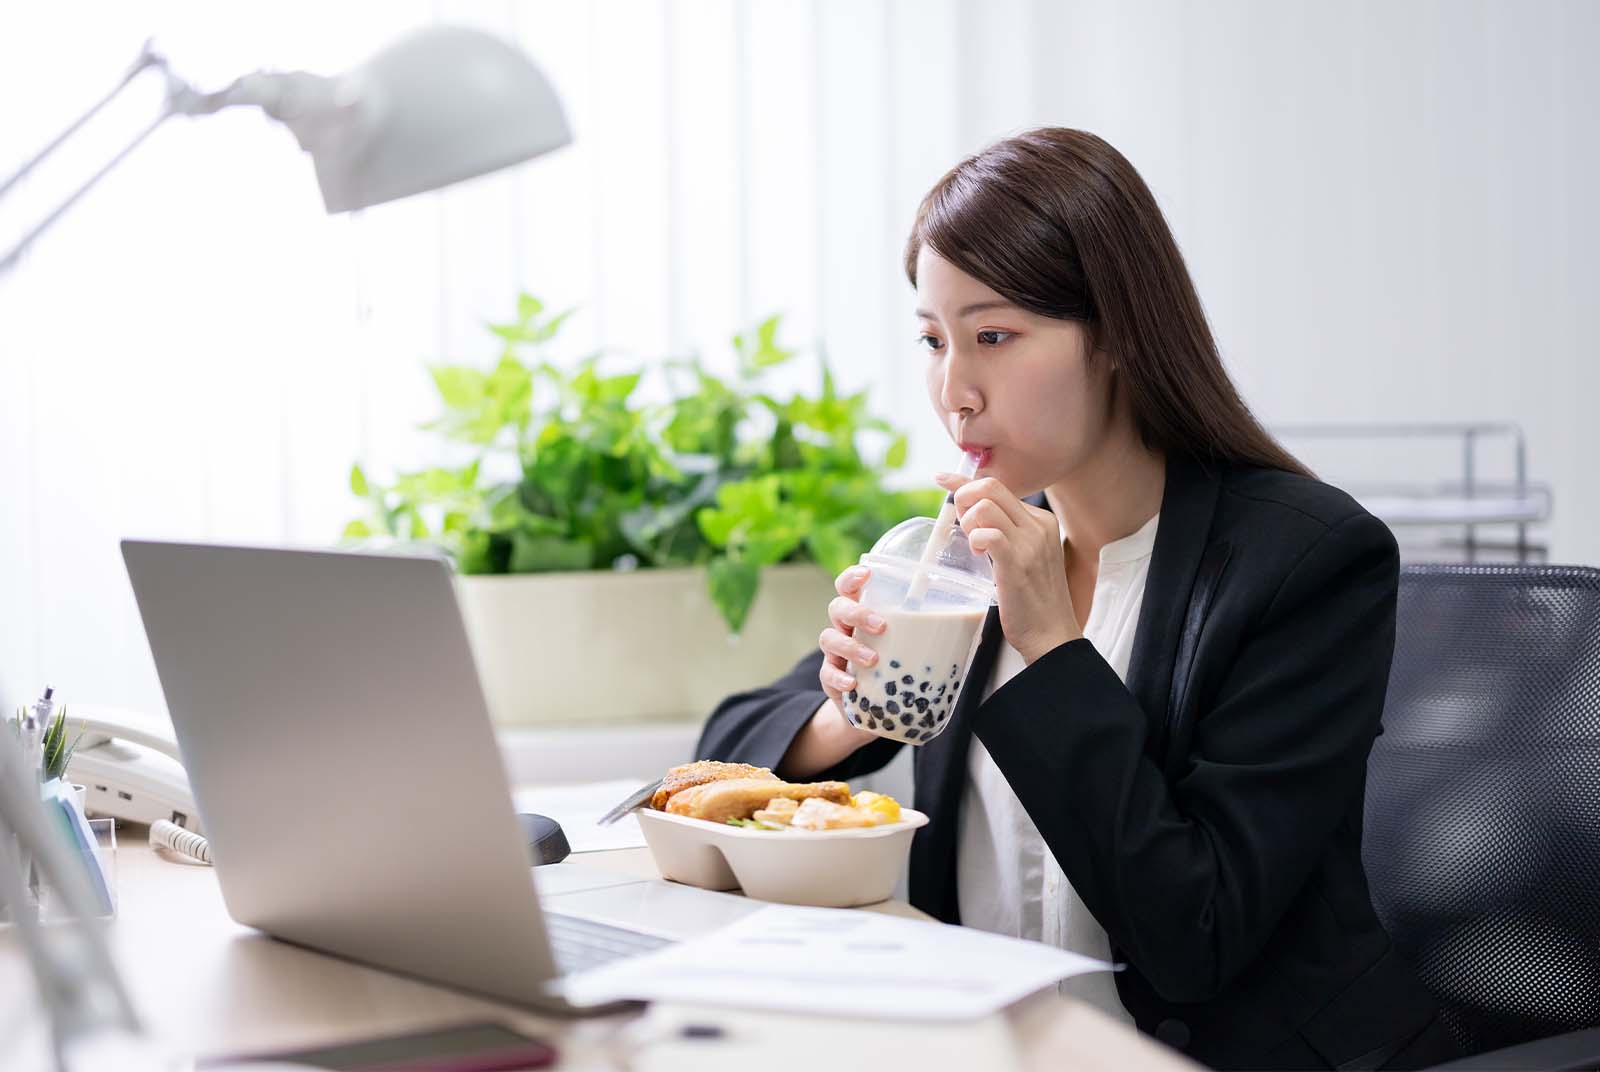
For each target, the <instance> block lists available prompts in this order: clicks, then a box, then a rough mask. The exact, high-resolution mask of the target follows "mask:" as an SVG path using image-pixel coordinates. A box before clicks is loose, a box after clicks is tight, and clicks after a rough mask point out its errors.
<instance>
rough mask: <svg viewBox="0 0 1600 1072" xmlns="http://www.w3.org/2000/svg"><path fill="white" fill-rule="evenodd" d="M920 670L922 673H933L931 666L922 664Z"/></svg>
mask: <svg viewBox="0 0 1600 1072" xmlns="http://www.w3.org/2000/svg"><path fill="white" fill-rule="evenodd" d="M922 672H923V673H924V674H931V673H933V667H931V666H924V667H923V668H922Z"/></svg>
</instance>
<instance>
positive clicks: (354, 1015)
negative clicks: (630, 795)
mask: <svg viewBox="0 0 1600 1072" xmlns="http://www.w3.org/2000/svg"><path fill="white" fill-rule="evenodd" d="M146 834H147V831H146V829H145V828H143V827H140V826H128V825H123V826H120V827H119V830H118V840H119V847H118V851H117V891H118V911H117V918H116V921H115V922H114V923H113V924H112V925H111V927H110V932H109V933H110V936H111V941H112V946H113V950H114V953H115V955H116V957H117V959H118V963H119V964H120V966H121V968H122V971H123V974H124V976H125V977H126V979H127V982H128V985H129V989H130V991H131V993H132V994H133V996H134V1000H135V1002H136V1003H137V1004H138V1006H139V1009H140V1012H141V1014H142V1015H143V1017H144V1021H145V1024H146V1026H147V1028H148V1029H149V1030H150V1031H151V1032H152V1033H154V1034H156V1035H157V1036H159V1037H160V1038H162V1039H164V1040H166V1041H168V1042H170V1043H172V1044H174V1045H176V1046H178V1047H180V1048H181V1049H182V1050H184V1051H187V1052H192V1053H198V1054H201V1055H219V1054H236V1053H246V1052H261V1051H264V1050H271V1049H277V1048H286V1047H295V1046H305V1045H311V1044H316V1043H323V1042H335V1041H343V1040H351V1039H358V1038H369V1037H374V1036H378V1035H383V1034H394V1033H401V1032H409V1031H416V1030H420V1029H422V1028H426V1027H432V1026H438V1025H445V1024H452V1023H464V1022H467V1021H472V1020H485V1019H491V1020H497V1021H500V1022H502V1023H506V1024H508V1025H511V1026H513V1027H516V1028H518V1029H520V1030H522V1031H524V1032H526V1033H528V1034H533V1035H539V1036H542V1037H545V1038H548V1039H550V1040H551V1041H553V1042H554V1043H555V1044H556V1045H557V1046H558V1047H559V1048H560V1050H561V1058H562V1059H561V1062H560V1066H559V1067H561V1068H573V1069H591V1068H593V1069H604V1068H635V1069H652V1068H682V1067H687V1066H688V1065H690V1064H691V1063H692V1064H693V1065H694V1067H695V1068H696V1070H697V1072H709V1070H712V1069H717V1068H729V1069H733V1068H742V1069H748V1068H750V1067H761V1068H762V1069H763V1072H780V1070H782V1069H785V1068H795V1069H800V1068H807V1069H815V1068H818V1067H826V1068H828V1069H829V1072H841V1070H845V1069H850V1068H861V1069H863V1070H871V1072H886V1070H889V1069H893V1068H899V1067H911V1066H913V1065H914V1066H915V1067H917V1068H918V1069H919V1072H931V1070H933V1069H938V1068H959V1069H963V1070H970V1069H974V1068H982V1069H985V1070H987V1069H1002V1068H1007V1067H1012V1068H1029V1069H1031V1068H1038V1069H1046V1068H1049V1069H1053V1070H1059V1069H1071V1068H1086V1069H1088V1068H1105V1069H1112V1068H1118V1069H1121V1068H1130V1067H1145V1068H1162V1067H1168V1068H1175V1069H1176V1068H1190V1067H1193V1066H1192V1065H1190V1064H1188V1062H1186V1061H1184V1060H1183V1059H1182V1058H1180V1057H1179V1056H1178V1055H1176V1054H1175V1053H1173V1052H1172V1051H1170V1050H1167V1049H1166V1048H1165V1047H1162V1046H1160V1045H1158V1044H1156V1043H1154V1042H1152V1041H1150V1040H1149V1039H1146V1038H1144V1037H1143V1036H1141V1035H1139V1034H1138V1033H1136V1032H1134V1031H1132V1030H1131V1029H1129V1028H1127V1027H1125V1026H1124V1025H1122V1024H1119V1023H1117V1022H1115V1021H1113V1020H1111V1019H1109V1018H1107V1017H1105V1016H1103V1015H1101V1014H1100V1013H1098V1012H1097V1011H1095V1010H1094V1009H1090V1008H1088V1007H1086V1006H1083V1005H1081V1004H1079V1003H1076V1002H1073V1001H1069V1000H1066V999H1063V998H1060V997H1057V996H1056V995H1055V994H1054V993H1046V994H1040V995H1036V996H1034V997H1033V998H1030V999H1028V1000H1027V1001H1024V1002H1022V1003H1020V1004H1018V1005H1016V1006H1013V1007H1012V1008H1011V1009H1009V1010H1008V1011H1007V1012H1006V1013H1005V1014H1003V1015H998V1016H991V1017H987V1018H985V1019H983V1020H979V1021H974V1022H971V1023H964V1024H949V1025H926V1024H916V1025H913V1024H896V1023H883V1022H873V1021H865V1020H863V1021H851V1022H845V1021H839V1020H824V1019H821V1018H813V1017H805V1016H795V1015H781V1014H772V1013H749V1012H735V1011H732V1010H723V1009H694V1008H687V1007H675V1006H664V1005H657V1006H654V1007H653V1008H652V1010H651V1011H650V1013H649V1014H647V1015H645V1016H642V1017H641V1016H640V1015H638V1014H632V1015H626V1016H613V1017H606V1018H601V1019H591V1020H561V1019H556V1018H551V1017H548V1016H540V1015H537V1014H533V1013H530V1012H528V1011H527V1010H525V1009H521V1008H518V1007H516V1006H512V1005H507V1004H503V1003H501V1002H496V1001H491V1000H487V999H483V998H476V997H472V996H470V995H467V994H463V993H460V992H458V991H453V990H448V989H444V988H441V987H437V986H432V985H429V984H427V983H423V982H418V981H416V980H412V979H407V978H404V977H401V976H397V975H392V974H389V973H387V972H383V971H379V970H376V969H373V968H367V967H363V966H361V965H359V964H354V963H351V962H348V961H344V960H340V959H338V958H335V957H330V956H326V955H323V954H320V953H316V952H312V951H310V950H305V949H301V948H299V947H296V946H292V945H288V944H287V943H284V942H279V941H277V940H275V939H272V938H268V937H266V936H265V935H263V934H260V933H259V932H257V931H253V930H251V929H249V928H247V927H243V926H240V925H239V924H237V923H235V922H234V921H233V920H232V919H230V918H229V917H228V914H227V911H226V910H225V909H224V907H223V903H222V894H221V891H220V889H219V887H218V885H217V880H216V876H215V874H214V872H213V871H212V870H211V869H210V868H208V867H201V866H195V865H190V864H184V863H179V862H177V860H176V858H174V857H170V856H167V855H165V854H164V853H160V852H157V851H156V850H153V849H151V848H150V847H149V845H148V843H147V841H146ZM575 859H580V860H582V861H583V862H584V863H585V864H587V865H589V866H595V867H606V868H611V869H615V870H618V871H620V872H625V873H628V874H634V875H640V876H643V877H649V878H654V877H656V871H655V867H654V864H653V862H652V860H651V857H650V854H649V851H648V850H645V849H626V850H618V851H613V852H599V853H583V854H581V855H580V856H577V857H575ZM555 866H560V865H559V864H558V865H555ZM463 896H464V897H469V896H470V894H469V892H468V891H465V890H463ZM867 910H868V911H881V912H889V913H892V914H895V915H902V916H909V917H913V918H916V917H920V916H921V913H919V912H918V911H917V910H916V909H914V908H912V907H910V906H909V905H906V904H904V903H901V902H894V901H890V902H885V903H884V904H882V905H875V906H873V907H872V908H871V909H867ZM33 993H34V986H33V982H32V979H31V976H30V975H29V972H28V967H27V962H26V960H25V959H24V957H23V954H22V950H21V948H20V945H19V943H18V942H17V941H16V938H15V936H14V935H13V934H12V933H10V931H9V929H4V930H0V995H4V997H3V999H0V1066H4V1067H6V1068H8V1069H28V1068H34V1067H38V1068H46V1067H49V1064H48V1059H47V1054H48V1050H47V1044H48V1036H47V1032H46V1030H45V1028H44V1025H42V1024H41V1023H40V1022H39V1020H38V1015H37V1006H36V1005H34V1004H33V1002H32V1001H31V1000H30V996H31V995H32V994H33ZM689 1022H694V1023H705V1022H710V1023H716V1024H718V1025H721V1026H722V1027H724V1029H725V1030H726V1037H725V1038H723V1039H721V1040H718V1041H683V1040H679V1039H677V1038H676V1037H675V1036H674V1032H673V1031H672V1030H671V1028H672V1025H674V1024H680V1023H689Z"/></svg>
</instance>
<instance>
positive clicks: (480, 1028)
mask: <svg viewBox="0 0 1600 1072" xmlns="http://www.w3.org/2000/svg"><path fill="white" fill-rule="evenodd" d="M243 1061H287V1062H292V1063H294V1064H302V1065H310V1066H311V1067H312V1068H326V1069H330V1070H333V1072H517V1070H520V1069H524V1068H548V1067H549V1066H550V1065H553V1064H555V1061H556V1049H555V1047H554V1046H552V1045H550V1044H549V1043H548V1042H545V1041H544V1040H543V1039H536V1038H532V1037H530V1036H528V1035H523V1034H519V1033H518V1032H516V1031H513V1030H511V1029H510V1028H509V1027H506V1026H504V1025H502V1024H496V1023H473V1024H459V1025H456V1026H454V1027H443V1028H437V1029H435V1030H431V1031H419V1032H416V1033H414V1034H409V1035H391V1036H389V1037H387V1038H378V1039H363V1040H361V1041H359V1042H344V1043H336V1044H334V1045H332V1046H316V1047H313V1048H310V1049H305V1050H293V1051H285V1052H282V1053H262V1054H252V1055H250V1056H248V1057H220V1058H211V1059H207V1060H203V1061H200V1062H197V1064H196V1066H195V1067H196V1068H216V1069H226V1068H229V1067H230V1066H232V1065H234V1064H237V1063H239V1062H243Z"/></svg>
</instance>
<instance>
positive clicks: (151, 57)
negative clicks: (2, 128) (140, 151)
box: [0, 41, 167, 197]
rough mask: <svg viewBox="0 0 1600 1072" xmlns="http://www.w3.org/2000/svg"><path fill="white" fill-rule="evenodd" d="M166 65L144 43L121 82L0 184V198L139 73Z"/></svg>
mask: <svg viewBox="0 0 1600 1072" xmlns="http://www.w3.org/2000/svg"><path fill="white" fill-rule="evenodd" d="M166 65H167V61H166V59H165V58H163V57H162V56H161V55H159V54H158V53H156V52H155V51H154V50H153V49H152V48H151V47H150V42H149V41H146V42H145V43H144V48H143V49H141V50H140V52H139V57H138V58H137V59H135V60H134V61H133V63H132V64H131V65H130V66H129V67H128V70H127V73H125V74H124V75H123V76H122V79H121V81H119V82H118V83H117V84H116V85H114V86H112V87H111V91H110V92H109V93H107V94H106V95H105V96H103V97H101V98H100V99H99V100H98V101H96V102H95V103H94V106H93V107H91V108H90V109H89V110H88V111H87V112H84V113H83V114H82V115H80V116H79V117H78V118H77V119H75V120H73V122H72V125H71V126H69V127H67V129H66V130H63V131H62V132H61V133H60V134H57V135H56V136H55V138H54V139H52V140H51V142H50V144H49V145H46V146H45V147H44V148H43V149H40V150H39V152H38V154H37V155H36V156H34V157H33V159H31V160H29V161H28V162H27V163H25V164H23V165H22V167H20V168H18V169H17V171H16V173H15V174H13V175H12V176H11V177H10V178H8V179H6V181H5V182H3V183H0V197H4V196H5V195H6V191H7V190H9V189H11V188H12V187H13V186H15V185H16V184H17V183H19V182H21V181H22V180H23V179H24V178H25V177H27V175H28V173H29V172H31V171H32V170H33V169H34V168H36V167H38V166H39V164H40V163H42V162H43V161H44V159H45V158H46V157H47V156H49V155H50V154H51V153H53V152H55V151H56V150H57V149H59V148H60V147H61V144H62V142H64V141H66V140H67V139H68V138H70V137H72V135H74V134H76V133H77V132H78V129H79V128H80V127H82V126H83V125H84V124H85V123H87V122H88V121H89V120H91V119H93V118H94V117H95V116H96V115H99V114H100V109H102V108H104V107H105V106H106V105H108V104H110V103H111V102H112V101H113V100H115V99H116V97H117V95H118V94H119V93H121V92H122V91H123V89H125V88H126V87H127V85H128V83H129V82H132V81H133V80H134V79H135V78H137V77H138V76H139V75H140V74H141V73H143V72H144V71H147V70H149V69H150V68H151V67H161V68H165V67H166Z"/></svg>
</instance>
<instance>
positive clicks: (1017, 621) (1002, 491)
mask: <svg viewBox="0 0 1600 1072" xmlns="http://www.w3.org/2000/svg"><path fill="white" fill-rule="evenodd" d="M935 480H936V481H937V482H938V484H939V486H940V487H941V488H944V489H945V490H946V491H953V492H955V503H956V510H957V512H958V515H959V517H960V519H961V531H963V532H965V533H966V534H967V543H968V544H969V545H970V546H971V547H972V549H973V550H974V551H977V552H987V553H988V555H989V558H990V560H991V561H993V563H994V581H995V587H996V589H997V592H996V596H995V598H996V601H997V602H998V603H999V604H1000V627H1001V628H1002V629H1003V630H1005V634H1006V640H1007V641H1009V642H1010V644H1011V646H1012V647H1013V648H1016V649H1017V651H1018V652H1019V653H1020V654H1021V655H1022V657H1023V658H1024V659H1026V660H1027V661H1028V663H1030V664H1032V663H1033V661H1034V660H1036V659H1038V658H1039V657H1040V656H1042V655H1044V654H1045V653H1046V652H1048V651H1050V650H1052V649H1053V648H1057V647H1059V646H1061V645H1062V644H1065V643H1067V642H1068V641H1070V640H1077V639H1078V638H1079V637H1081V636H1083V628H1082V626H1080V625H1079V624H1078V616H1077V614H1076V613H1075V612H1074V611H1073V609H1072V593H1071V591H1070V590H1069V589H1068V587H1067V568H1066V561H1065V559H1064V557H1063V555H1062V551H1061V529H1060V526H1059V525H1058V524H1057V523H1056V516H1055V515H1054V514H1052V513H1051V512H1050V511H1048V510H1041V509H1039V508H1038V507H1037V506H1029V505H1028V504H1027V503H1025V502H1023V501H1022V500H1021V499H1019V498H1017V497H1016V496H1015V495H1013V494H1012V493H1011V489H1009V488H1007V487H1006V486H1005V485H1004V484H1002V483H1000V481H998V480H996V479H994V478H993V477H980V478H977V479H972V478H969V477H964V476H961V475H960V474H958V473H940V474H938V475H937V476H936V477H935Z"/></svg>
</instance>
